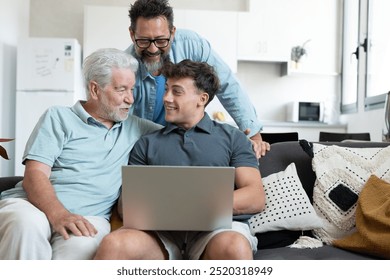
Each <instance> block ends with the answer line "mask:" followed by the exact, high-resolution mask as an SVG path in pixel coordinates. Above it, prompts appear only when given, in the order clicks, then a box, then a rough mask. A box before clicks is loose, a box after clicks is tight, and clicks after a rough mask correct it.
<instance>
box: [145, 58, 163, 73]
mask: <svg viewBox="0 0 390 280" xmlns="http://www.w3.org/2000/svg"><path fill="white" fill-rule="evenodd" d="M144 64H145V67H146V69H147V70H148V72H149V73H152V74H153V73H155V72H160V70H161V68H162V67H163V65H164V63H163V61H162V60H160V61H158V62H152V63H148V62H145V61H144Z"/></svg>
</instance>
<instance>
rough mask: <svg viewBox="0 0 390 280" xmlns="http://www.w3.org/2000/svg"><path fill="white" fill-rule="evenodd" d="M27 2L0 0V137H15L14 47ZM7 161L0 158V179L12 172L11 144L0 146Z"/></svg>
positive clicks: (22, 32) (24, 25) (23, 32)
mask: <svg viewBox="0 0 390 280" xmlns="http://www.w3.org/2000/svg"><path fill="white" fill-rule="evenodd" d="M29 13H30V1H29V0H13V1H9V0H0V26H1V28H0V138H14V137H15V112H14V108H15V92H16V46H17V42H18V39H19V38H21V37H24V36H28V28H29V25H28V22H29ZM1 145H2V146H4V147H5V148H6V149H7V151H8V155H9V157H10V158H11V160H9V161H7V160H4V159H3V158H0V176H11V175H13V173H14V165H15V160H17V159H15V158H14V143H13V142H8V143H1Z"/></svg>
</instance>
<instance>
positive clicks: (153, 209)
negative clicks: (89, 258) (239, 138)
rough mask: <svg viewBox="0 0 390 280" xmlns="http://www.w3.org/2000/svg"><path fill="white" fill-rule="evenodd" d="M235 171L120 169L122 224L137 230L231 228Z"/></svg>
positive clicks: (222, 168)
mask: <svg viewBox="0 0 390 280" xmlns="http://www.w3.org/2000/svg"><path fill="white" fill-rule="evenodd" d="M233 190H234V167H214V166H207V167H205V166H155V165H143V166H139V165H129V166H123V167H122V201H123V224H124V226H125V227H128V228H134V229H139V230H169V231H173V230H178V231H181V230H188V231H212V230H215V229H218V228H231V226H232V216H233Z"/></svg>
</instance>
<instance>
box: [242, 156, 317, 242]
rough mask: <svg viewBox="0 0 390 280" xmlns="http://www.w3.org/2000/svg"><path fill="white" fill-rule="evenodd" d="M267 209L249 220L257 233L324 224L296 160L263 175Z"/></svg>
mask: <svg viewBox="0 0 390 280" xmlns="http://www.w3.org/2000/svg"><path fill="white" fill-rule="evenodd" d="M263 185H264V191H265V194H266V200H265V209H264V211H262V212H261V213H258V214H255V215H253V216H252V217H251V218H250V219H249V221H248V222H249V226H250V229H251V231H252V233H253V234H255V233H261V232H268V231H276V230H284V229H288V230H310V229H313V228H318V227H321V225H322V224H321V220H320V219H319V218H318V216H317V215H316V212H315V210H314V208H313V206H312V205H311V203H310V200H309V198H308V196H307V194H306V193H305V191H304V189H303V187H302V184H301V182H300V180H299V177H298V174H297V171H296V168H295V164H294V163H293V162H292V163H291V164H290V165H289V166H287V168H286V169H285V170H284V171H280V172H277V173H274V174H271V175H268V176H267V177H264V178H263Z"/></svg>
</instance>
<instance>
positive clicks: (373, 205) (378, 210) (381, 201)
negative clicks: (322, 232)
mask: <svg viewBox="0 0 390 280" xmlns="http://www.w3.org/2000/svg"><path fill="white" fill-rule="evenodd" d="M389 216H390V183H389V182H386V181H384V180H381V179H379V178H378V177H377V176H375V175H372V176H371V177H370V178H369V179H368V181H367V183H366V184H365V186H364V187H363V189H362V191H361V192H360V195H359V199H358V202H357V208H356V229H357V231H356V232H354V233H352V234H351V235H348V236H346V237H344V238H342V239H338V240H335V241H334V242H333V245H334V246H337V247H340V248H344V249H348V250H351V251H355V252H359V253H364V254H370V255H373V256H378V257H382V258H386V259H390V219H389V218H390V217H389Z"/></svg>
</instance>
